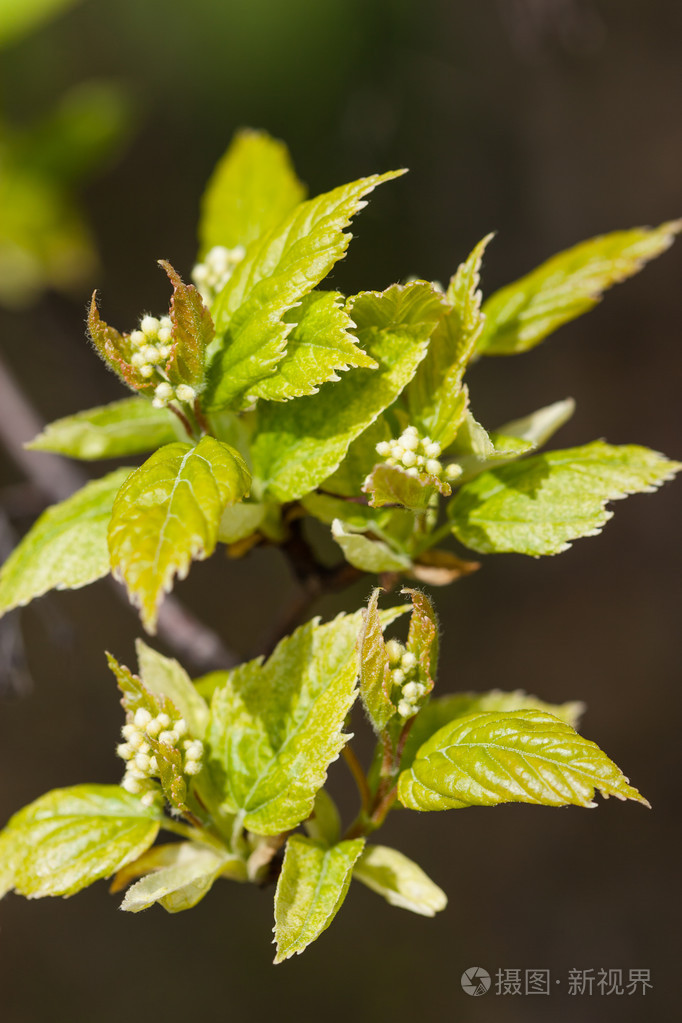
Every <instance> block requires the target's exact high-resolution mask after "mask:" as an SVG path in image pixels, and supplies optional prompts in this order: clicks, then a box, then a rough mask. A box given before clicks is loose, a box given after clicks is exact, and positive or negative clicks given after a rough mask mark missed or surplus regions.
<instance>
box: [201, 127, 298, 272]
mask: <svg viewBox="0 0 682 1023" xmlns="http://www.w3.org/2000/svg"><path fill="white" fill-rule="evenodd" d="M303 199H305V187H304V186H303V185H302V184H301V182H300V181H299V180H298V178H297V177H296V174H295V172H294V168H293V166H292V163H291V159H290V157H289V152H288V150H287V147H286V146H285V145H284V143H283V142H280V141H279V140H278V139H273V138H270V136H269V135H266V134H265V132H262V131H252V130H246V131H240V132H238V134H237V135H236V136H235V138H234V140H233V142H232V143H231V145H230V147H229V149H228V150H227V152H226V153H225V155H224V156H223V158H222V159H221V160H220V162H219V163H218V165H217V167H216V168H215V170H214V172H213V174H212V176H211V180H210V181H209V183H208V186H207V188H206V192H205V194H204V197H203V199H202V202H201V220H200V223H199V242H200V256H201V257H202V258H203V256H204V255H205V254H206V252H207V251H208V250H209V249H212V248H213V247H214V246H216V245H224V246H225V247H226V248H228V249H233V248H236V247H237V246H238V245H243V246H246V245H249V244H250V243H251V242H253V241H255V240H256V238H260V236H261V235H262V234H265V232H266V231H269V230H270V228H272V227H276V226H277V224H279V222H280V221H281V220H283V219H284V217H286V216H287V214H288V213H290V212H291V211H292V210H293V209H294V207H295V206H298V204H299V203H300V202H302V201H303Z"/></svg>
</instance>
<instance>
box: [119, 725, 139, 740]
mask: <svg viewBox="0 0 682 1023" xmlns="http://www.w3.org/2000/svg"><path fill="white" fill-rule="evenodd" d="M136 732H137V728H136V727H135V725H124V726H123V728H122V729H121V735H122V736H123V738H124V739H129V738H130V737H131V735H135V734H136Z"/></svg>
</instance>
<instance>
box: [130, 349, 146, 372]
mask: <svg viewBox="0 0 682 1023" xmlns="http://www.w3.org/2000/svg"><path fill="white" fill-rule="evenodd" d="M145 361H146V360H145V357H144V355H143V354H142V352H133V355H132V357H131V359H130V365H131V366H134V367H135V369H141V368H142V366H144V364H145Z"/></svg>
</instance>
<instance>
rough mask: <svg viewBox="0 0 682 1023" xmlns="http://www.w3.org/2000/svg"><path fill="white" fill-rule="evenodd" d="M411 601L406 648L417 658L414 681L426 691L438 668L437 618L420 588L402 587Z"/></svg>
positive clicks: (432, 681)
mask: <svg viewBox="0 0 682 1023" xmlns="http://www.w3.org/2000/svg"><path fill="white" fill-rule="evenodd" d="M401 592H402V593H406V594H407V595H408V596H409V598H410V600H411V601H412V615H411V617H410V628H409V631H408V634H407V644H406V645H407V649H408V650H409V652H410V653H412V654H414V655H415V657H416V658H417V664H416V669H417V678H416V681H417V682H419V683H420V684H421V685H423V686H424V687H425V689H426V692H427V693H430V692H431V690H432V689H433V686H434V682H435V678H436V672H437V670H438V619H437V617H436V612H435V610H434V607H433V604H432V603H431V601H430V600H429V598H428V597H427V596H426V594H425V593H422V592H421V591H420V590H409V589H404V590H402V591H401Z"/></svg>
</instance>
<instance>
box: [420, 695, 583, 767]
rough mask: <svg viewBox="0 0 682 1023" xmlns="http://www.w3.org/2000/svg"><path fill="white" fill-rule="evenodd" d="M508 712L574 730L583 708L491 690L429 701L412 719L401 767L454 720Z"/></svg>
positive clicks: (576, 705)
mask: <svg viewBox="0 0 682 1023" xmlns="http://www.w3.org/2000/svg"><path fill="white" fill-rule="evenodd" d="M508 710H541V711H543V712H544V713H545V714H551V715H552V716H553V717H555V718H559V720H560V721H564V722H565V723H566V724H567V725H570V726H571V728H577V727H578V723H579V721H580V717H581V715H582V714H583V713H584V711H585V704H584V703H580V702H579V701H577V700H572V701H570V702H568V703H559V704H556V703H545V702H544V701H543V700H540V699H538V697H537V696H529V695H528V694H527V693H525V692H524V691H523V689H515V690H514V691H513V692H510V693H504V692H502V691H501V690H500V689H492V690H491V691H490V692H488V693H451V694H448V695H447V696H439V697H436V698H435V699H433V700H429V702H428V703H426V704H425V705H424V706H423V707H422V709H421V710H420V711H419V713H418V714H417V716H416V718H415V719H414V723H413V725H412V728H411V729H410V734H409V735H408V737H407V742H406V743H405V749H404V750H403V756H402V760H401V766H402V767H403V768H407V767H410V766H411V764H412V762H413V760H414V758H415V757H416V755H417V752H418V750H419V748H420V746H422V745H423V744H424V743H425V742H426V740H427V739H430V738H431V736H432V735H434V734H435V733H436V732H437V731H438V730H439V729H440V728H442V727H443V726H444V725H447V724H449V723H450V722H451V721H454V720H455V718H461V717H466V716H467V715H469V714H479V713H491V712H504V711H508Z"/></svg>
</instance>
